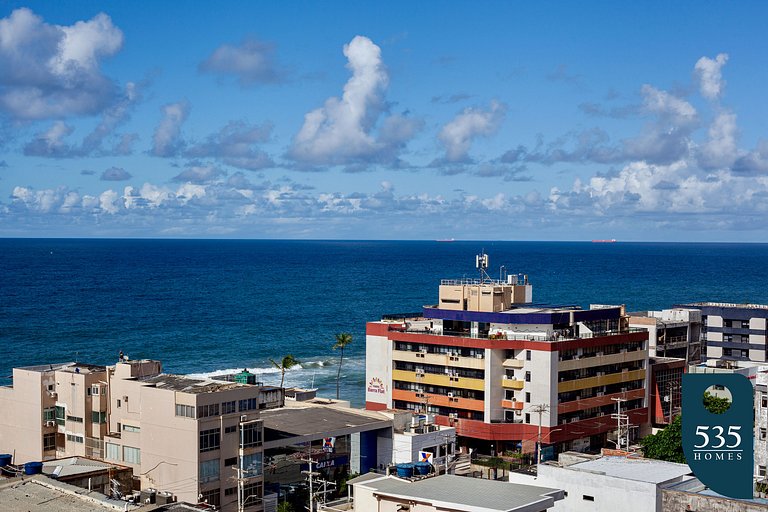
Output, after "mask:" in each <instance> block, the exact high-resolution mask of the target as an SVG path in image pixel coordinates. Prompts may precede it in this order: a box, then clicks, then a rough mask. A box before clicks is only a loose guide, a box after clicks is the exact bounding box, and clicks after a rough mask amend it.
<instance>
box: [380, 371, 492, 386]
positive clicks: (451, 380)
mask: <svg viewBox="0 0 768 512" xmlns="http://www.w3.org/2000/svg"><path fill="white" fill-rule="evenodd" d="M392 380H400V381H404V382H415V383H420V384H430V385H433V386H443V387H448V388H462V389H472V390H475V391H483V390H484V389H485V381H484V380H483V379H471V378H468V377H458V376H455V375H448V374H443V373H417V372H410V371H407V370H392Z"/></svg>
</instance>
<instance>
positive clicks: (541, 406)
mask: <svg viewBox="0 0 768 512" xmlns="http://www.w3.org/2000/svg"><path fill="white" fill-rule="evenodd" d="M548 410H549V405H547V404H536V405H534V406H533V407H531V411H532V412H536V413H539V433H538V435H537V436H536V464H537V465H538V464H541V415H542V413H545V412H547V411H548Z"/></svg>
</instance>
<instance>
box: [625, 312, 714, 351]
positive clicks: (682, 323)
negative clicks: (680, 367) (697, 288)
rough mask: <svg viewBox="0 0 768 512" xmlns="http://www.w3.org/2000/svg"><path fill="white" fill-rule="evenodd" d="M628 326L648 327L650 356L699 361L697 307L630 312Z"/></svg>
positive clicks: (699, 325) (699, 313)
mask: <svg viewBox="0 0 768 512" xmlns="http://www.w3.org/2000/svg"><path fill="white" fill-rule="evenodd" d="M629 326H630V327H632V328H637V329H644V330H646V331H648V355H649V356H650V357H665V358H666V357H675V358H679V359H684V360H685V361H687V362H688V363H690V364H696V363H699V362H700V361H701V311H700V310H698V309H684V308H674V309H663V310H661V311H643V312H638V313H630V314H629Z"/></svg>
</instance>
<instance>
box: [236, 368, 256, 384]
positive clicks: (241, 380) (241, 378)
mask: <svg viewBox="0 0 768 512" xmlns="http://www.w3.org/2000/svg"><path fill="white" fill-rule="evenodd" d="M235 382H237V383H238V384H256V375H255V374H253V373H251V372H249V371H248V370H247V369H246V370H243V371H241V372H240V373H236V374H235Z"/></svg>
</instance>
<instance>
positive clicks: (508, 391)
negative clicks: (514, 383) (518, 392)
mask: <svg viewBox="0 0 768 512" xmlns="http://www.w3.org/2000/svg"><path fill="white" fill-rule="evenodd" d="M514 398H515V392H514V390H512V389H505V390H504V399H505V400H513V399H514Z"/></svg>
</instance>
